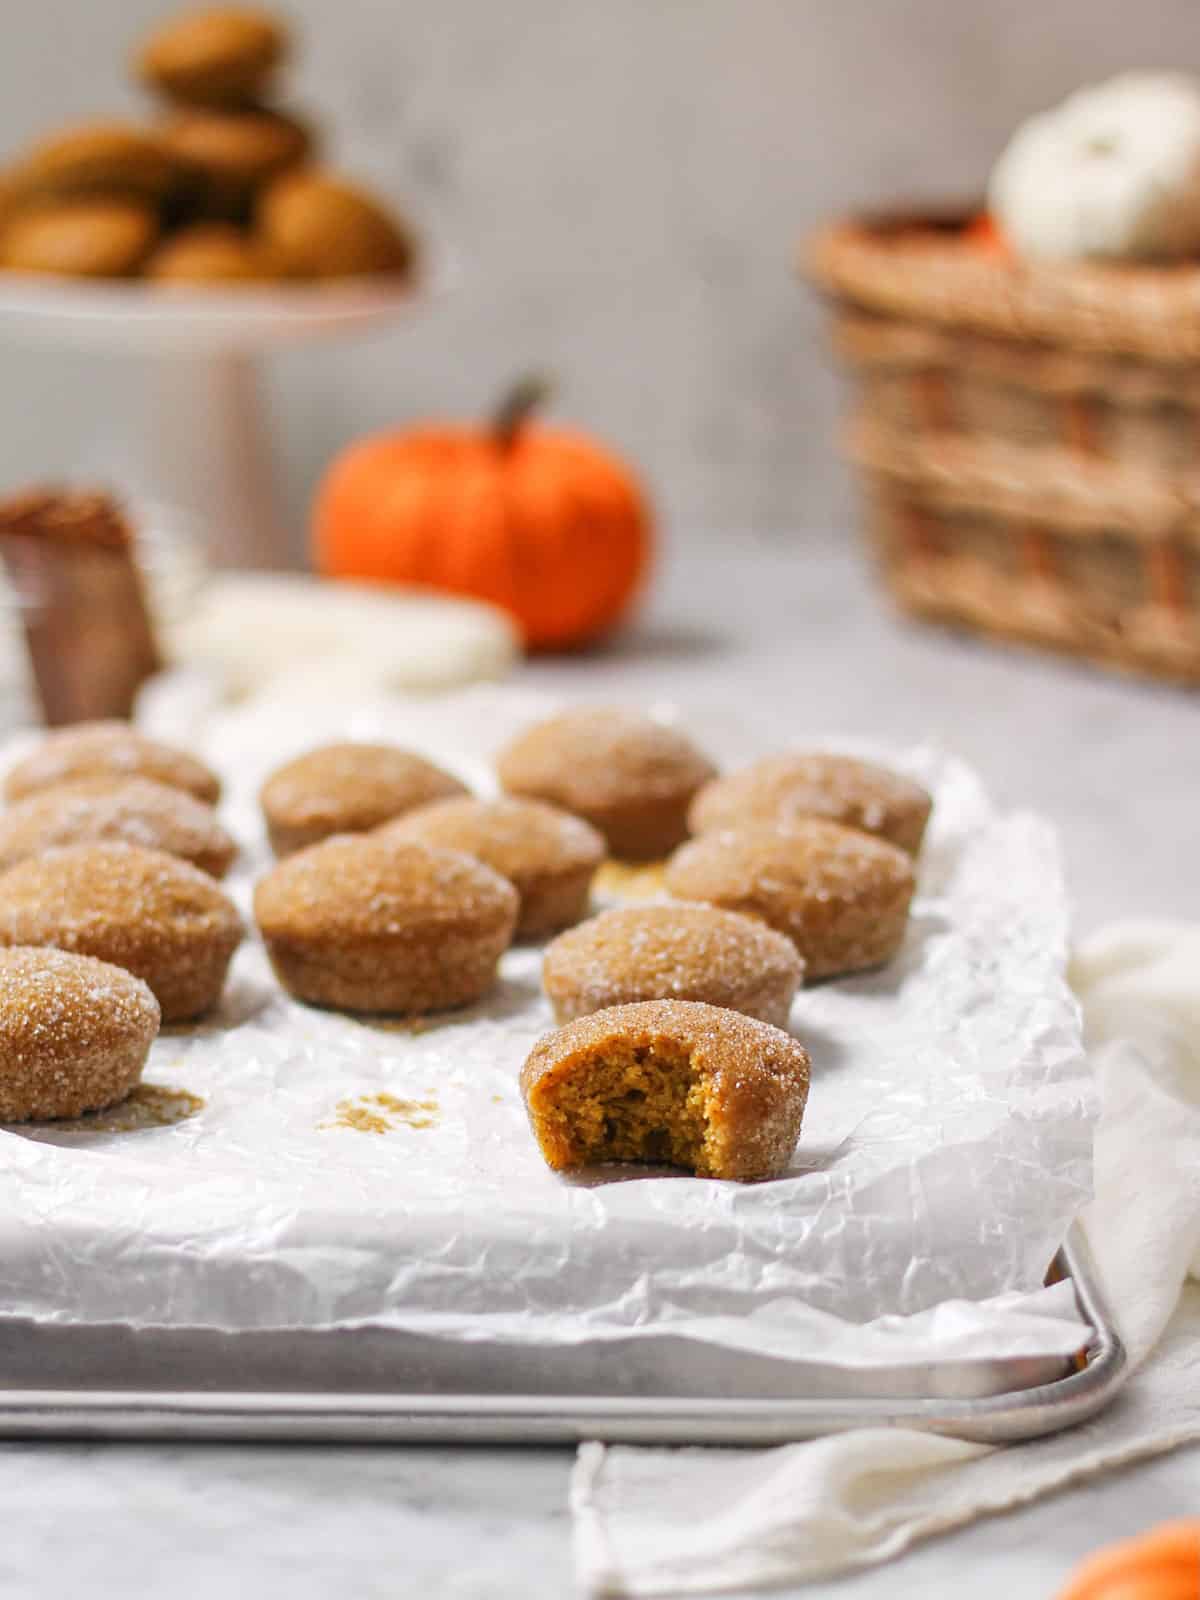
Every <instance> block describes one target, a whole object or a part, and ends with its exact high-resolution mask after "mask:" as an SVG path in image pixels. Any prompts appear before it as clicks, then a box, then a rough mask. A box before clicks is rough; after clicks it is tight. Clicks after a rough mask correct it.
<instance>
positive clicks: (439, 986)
mask: <svg viewBox="0 0 1200 1600" xmlns="http://www.w3.org/2000/svg"><path fill="white" fill-rule="evenodd" d="M0 881H2V880H0ZM254 915H255V918H256V920H257V922H258V926H259V929H260V931H261V933H262V936H263V940H264V943H265V944H266V947H267V954H268V955H269V956H270V958H271V965H272V966H273V967H274V968H275V972H276V975H277V977H278V978H279V981H280V983H281V984H282V985H283V987H284V988H285V989H286V990H287V991H288V993H289V994H291V995H294V996H295V998H296V999H297V1000H305V1001H308V1002H309V1003H310V1004H312V1005H318V1006H330V1007H332V1008H333V1009H335V1010H338V1011H375V1012H390V1013H392V1014H394V1015H399V1016H411V1015H416V1014H419V1013H421V1012H424V1011H441V1010H445V1009H446V1008H448V1007H450V1006H462V1005H467V1004H469V1003H470V1002H471V1001H472V1000H477V999H479V997H480V996H481V995H482V994H484V993H485V992H486V991H487V990H488V989H489V988H490V987H491V985H492V983H493V981H494V979H495V976H496V963H497V962H498V961H499V959H500V957H501V956H502V955H503V953H504V951H505V950H506V949H507V948H508V946H509V943H510V942H511V940H512V935H513V929H514V928H515V926H516V921H517V891H516V890H515V889H514V888H513V886H512V884H511V883H509V882H508V880H507V879H506V878H502V877H501V876H500V874H499V873H498V872H493V871H492V869H491V867H486V866H484V864H483V862H482V861H477V860H475V859H474V857H472V856H468V855H463V854H462V852H461V851H458V850H441V849H438V848H436V847H435V846H433V845H425V844H416V843H407V842H403V841H400V840H388V839H381V838H379V837H378V836H377V835H373V836H371V837H368V838H363V837H356V836H353V835H343V836H340V837H338V838H334V839H326V840H325V841H324V842H323V843H321V844H315V845H312V846H311V847H310V848H309V849H307V850H302V851H300V852H299V854H297V855H293V856H290V857H289V858H288V859H287V860H286V861H282V862H280V864H279V865H278V866H277V867H275V868H274V869H273V870H272V871H271V872H269V873H268V874H267V876H266V877H265V878H262V879H260V881H259V883H258V884H257V886H256V888H255V891H254Z"/></svg>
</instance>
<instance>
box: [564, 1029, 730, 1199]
mask: <svg viewBox="0 0 1200 1600" xmlns="http://www.w3.org/2000/svg"><path fill="white" fill-rule="evenodd" d="M539 1100H540V1101H541V1104H540V1105H539V1107H538V1114H539V1117H540V1118H541V1119H542V1125H543V1128H544V1130H545V1134H546V1135H547V1137H548V1139H549V1140H552V1141H553V1145H554V1147H555V1154H556V1155H557V1156H558V1157H559V1159H557V1160H556V1161H555V1163H554V1164H555V1165H556V1166H559V1167H573V1166H591V1165H596V1164H599V1163H602V1162H607V1161H646V1162H653V1163H655V1164H657V1165H663V1166H670V1167H683V1168H684V1169H685V1170H686V1171H688V1172H701V1173H702V1172H705V1171H706V1170H707V1168H708V1160H707V1155H708V1142H709V1125H708V1119H707V1115H706V1112H705V1101H706V1093H705V1085H704V1080H703V1078H702V1077H701V1075H700V1074H699V1073H697V1072H696V1070H695V1069H694V1067H693V1065H692V1052H691V1051H690V1050H688V1049H686V1048H685V1047H683V1046H681V1045H674V1044H671V1043H669V1042H668V1041H666V1040H656V1041H655V1042H654V1043H636V1044H635V1043H631V1042H628V1043H627V1042H625V1041H623V1040H615V1039H611V1040H608V1041H607V1042H606V1043H605V1044H603V1045H602V1046H597V1047H596V1048H595V1049H594V1050H592V1051H590V1052H587V1053H586V1054H585V1055H583V1056H581V1057H579V1058H577V1059H576V1060H575V1062H574V1063H573V1069H572V1071H571V1072H570V1073H569V1074H567V1075H565V1076H563V1077H562V1078H560V1079H559V1080H558V1081H557V1082H556V1083H555V1084H553V1086H547V1090H546V1091H544V1092H543V1095H540V1096H539Z"/></svg>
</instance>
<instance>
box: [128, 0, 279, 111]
mask: <svg viewBox="0 0 1200 1600" xmlns="http://www.w3.org/2000/svg"><path fill="white" fill-rule="evenodd" d="M287 47H288V38H287V34H286V32H285V30H284V28H283V27H282V25H281V24H280V23H279V22H278V20H277V19H276V18H275V17H273V16H271V15H269V14H268V13H267V12H265V11H255V10H250V9H248V8H242V7H235V6H221V7H216V8H214V9H213V10H210V11H189V12H185V13H184V14H183V15H182V16H176V17H172V18H170V19H169V20H168V21H166V22H164V23H161V24H160V25H159V26H158V27H156V28H155V29H154V30H153V31H152V32H151V33H150V34H148V35H147V36H146V38H145V39H144V41H143V42H142V44H141V46H140V47H139V49H138V51H137V53H136V55H135V58H134V70H135V72H136V73H137V76H138V77H139V78H140V79H141V81H142V82H143V83H144V84H146V85H147V87H149V88H151V89H154V90H157V91H158V93H160V94H163V95H166V96H167V97H168V98H170V99H172V100H182V101H185V102H188V103H191V104H195V105H216V106H223V105H243V104H245V103H247V102H249V101H252V100H256V99H258V97H259V96H260V95H261V94H262V93H263V91H264V90H265V89H266V87H267V85H268V83H269V82H270V79H271V76H272V74H273V73H274V71H275V69H276V68H277V67H278V65H279V63H280V62H281V61H282V60H283V58H284V56H285V55H286V54H287Z"/></svg>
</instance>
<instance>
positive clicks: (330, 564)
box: [313, 380, 651, 649]
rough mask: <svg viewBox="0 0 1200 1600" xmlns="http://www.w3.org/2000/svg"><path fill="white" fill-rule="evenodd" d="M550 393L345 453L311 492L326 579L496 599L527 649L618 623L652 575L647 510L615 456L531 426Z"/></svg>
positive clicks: (534, 386) (520, 391)
mask: <svg viewBox="0 0 1200 1600" xmlns="http://www.w3.org/2000/svg"><path fill="white" fill-rule="evenodd" d="M544 393H545V386H544V385H542V384H541V383H539V382H537V381H535V380H531V381H527V382H526V383H523V384H521V385H519V386H518V387H517V388H516V389H514V391H513V393H512V394H511V395H510V396H509V398H508V399H507V400H506V401H505V403H504V404H503V405H502V406H501V407H500V409H499V411H498V412H497V413H496V416H495V418H494V420H493V422H492V424H491V426H490V427H488V428H470V427H453V426H449V425H437V424H430V425H426V426H425V427H420V428H416V429H413V430H411V431H407V432H403V433H388V434H381V435H378V436H377V437H375V438H370V439H365V440H363V441H362V442H361V443H359V444H355V445H351V446H350V448H349V449H348V450H346V451H345V452H344V453H343V454H342V455H341V456H339V457H338V459H337V460H336V461H334V463H333V465H332V466H331V467H330V468H329V470H328V472H327V473H326V475H325V479H324V481H323V482H322V484H321V486H320V488H319V489H318V491H317V497H316V503H315V507H314V517H313V544H314V559H315V563H316V566H317V569H318V571H320V572H322V573H323V574H325V575H326V576H328V577H333V578H357V579H367V580H376V581H383V582H394V583H415V584H423V585H426V586H428V587H430V588H434V589H442V590H448V591H450V592H451V593H453V594H461V595H470V596H472V597H474V598H476V599H479V600H490V601H492V602H493V604H495V605H499V606H501V607H503V608H504V609H505V610H506V611H508V612H510V613H511V614H512V616H513V617H514V618H515V619H516V621H517V623H518V624H519V626H520V627H521V629H522V631H523V633H524V636H525V642H526V644H527V645H529V646H530V647H531V648H533V649H553V648H556V647H563V646H567V645H574V644H582V643H585V642H586V641H588V640H590V639H594V638H596V637H597V636H598V635H599V634H601V633H603V632H605V631H606V630H607V629H608V628H610V627H612V625H613V624H614V623H615V622H616V621H617V620H618V619H619V618H620V617H621V615H622V614H623V612H624V611H625V609H626V608H627V606H628V605H629V602H630V601H631V600H632V598H633V596H634V594H635V593H636V591H637V589H638V587H639V585H640V583H641V580H642V578H643V576H644V574H645V570H646V567H647V564H648V561H649V556H650V545H651V520H650V512H649V508H648V506H647V503H646V501H645V499H644V497H643V495H642V492H641V490H640V489H639V487H638V485H637V483H636V481H635V480H634V478H633V476H632V474H631V473H630V472H629V471H628V469H627V468H626V467H625V466H623V465H622V463H621V462H620V461H618V460H617V459H616V458H615V457H614V456H612V455H611V454H610V453H609V452H608V451H606V450H604V449H602V448H600V447H599V446H598V445H596V444H595V443H593V442H592V441H591V440H590V439H588V438H586V437H585V436H584V435H583V434H581V433H578V432H569V431H566V430H562V429H550V428H546V427H542V426H539V425H535V424H534V423H533V422H532V421H531V420H530V415H531V412H532V410H533V408H534V407H535V406H536V405H537V404H538V403H539V401H540V400H541V399H542V398H543V395H544Z"/></svg>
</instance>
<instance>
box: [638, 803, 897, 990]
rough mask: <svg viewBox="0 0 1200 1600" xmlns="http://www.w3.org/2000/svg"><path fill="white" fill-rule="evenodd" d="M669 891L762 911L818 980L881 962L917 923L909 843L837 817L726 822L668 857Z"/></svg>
mask: <svg viewBox="0 0 1200 1600" xmlns="http://www.w3.org/2000/svg"><path fill="white" fill-rule="evenodd" d="M664 882H665V885H666V888H667V890H668V891H669V893H671V894H673V895H677V896H678V897H679V898H681V899H685V900H701V901H705V902H706V903H707V904H709V905H716V906H723V907H724V908H725V909H726V910H728V911H740V912H743V913H744V914H746V915H747V916H752V917H759V918H761V919H762V921H763V922H765V923H767V924H768V926H770V927H772V928H775V929H777V930H778V931H779V932H780V933H784V934H786V935H787V936H788V938H789V939H791V941H792V943H793V944H794V945H795V946H796V949H797V950H798V951H799V952H800V954H801V956H802V957H803V958H804V964H805V972H806V975H807V976H808V977H809V978H829V977H833V976H835V975H836V974H838V973H846V972H859V971H861V970H864V969H866V968H869V967H878V966H881V965H882V964H883V963H884V962H885V961H888V960H890V958H891V957H892V956H893V955H894V954H895V953H896V951H897V949H898V948H899V946H900V942H901V940H902V939H903V938H904V930H905V928H906V927H907V925H908V908H909V905H910V903H911V901H912V897H913V890H914V887H915V879H914V877H913V867H912V859H911V857H910V856H909V855H908V854H907V852H905V851H904V850H900V849H898V848H897V847H896V846H895V845H893V844H888V843H886V841H884V840H883V839H876V838H873V837H872V835H871V834H869V833H859V832H857V831H856V830H855V829H853V828H843V827H842V826H841V824H840V823H837V822H821V821H817V820H813V819H810V820H808V821H800V822H796V823H794V824H793V825H792V826H791V827H788V828H783V827H775V826H773V825H772V824H771V823H767V822H750V823H746V824H745V826H743V827H740V828H717V829H714V830H713V831H712V832H711V833H704V834H701V835H700V837H699V838H698V839H693V840H692V841H691V842H690V843H689V844H685V845H683V846H681V847H680V849H678V850H677V851H676V852H675V854H674V855H673V856H672V857H671V859H670V861H668V863H667V868H666V872H665V874H664Z"/></svg>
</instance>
